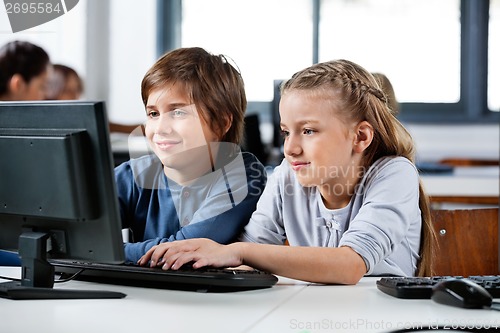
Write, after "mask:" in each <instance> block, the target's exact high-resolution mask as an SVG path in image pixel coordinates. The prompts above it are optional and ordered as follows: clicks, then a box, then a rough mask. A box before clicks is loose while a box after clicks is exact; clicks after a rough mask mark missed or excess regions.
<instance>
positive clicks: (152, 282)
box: [50, 260, 278, 292]
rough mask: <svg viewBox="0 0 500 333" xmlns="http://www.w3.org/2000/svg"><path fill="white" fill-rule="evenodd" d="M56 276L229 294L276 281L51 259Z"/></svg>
mask: <svg viewBox="0 0 500 333" xmlns="http://www.w3.org/2000/svg"><path fill="white" fill-rule="evenodd" d="M50 263H51V264H52V265H53V266H54V267H55V271H56V274H61V277H62V278H66V277H68V276H70V275H73V274H75V273H77V272H79V271H81V270H83V271H81V273H80V274H78V275H77V276H76V277H75V279H77V280H83V281H91V282H99V283H108V284H119V285H129V286H134V287H147V288H160V289H176V290H190V291H204V292H230V291H240V290H250V289H261V288H269V287H272V286H273V285H275V284H276V283H277V282H278V278H277V277H276V276H274V275H272V274H270V273H267V272H263V271H259V270H246V269H231V268H213V267H204V268H199V269H194V268H192V267H191V266H190V265H184V266H183V267H181V269H179V270H162V269H161V268H151V267H143V266H138V265H135V264H100V263H87V262H76V261H67V260H50Z"/></svg>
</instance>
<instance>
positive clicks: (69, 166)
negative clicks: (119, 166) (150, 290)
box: [0, 101, 278, 299]
mask: <svg viewBox="0 0 500 333" xmlns="http://www.w3.org/2000/svg"><path fill="white" fill-rule="evenodd" d="M0 152H1V154H2V157H1V158H0V175H1V177H0V250H8V251H18V252H19V254H20V256H21V263H22V278H21V281H13V282H5V283H0V297H4V298H11V299H35V298H62V299H66V298H122V297H124V296H125V295H124V294H123V293H117V292H107V291H87V290H69V289H64V288H54V276H55V273H56V272H58V273H66V274H67V273H77V275H78V276H77V278H82V279H84V278H92V279H93V281H97V282H103V283H115V282H116V283H118V282H122V283H124V284H132V285H135V286H155V287H162V288H177V289H189V290H198V291H199V290H204V291H236V290H248V289H256V288H266V287H271V286H273V285H274V284H276V282H277V280H278V279H277V278H276V277H275V276H274V275H271V274H268V273H264V272H259V271H243V270H229V269H201V270H194V269H183V270H179V271H163V270H161V269H151V268H147V267H137V266H136V267H130V266H128V265H124V264H123V262H124V253H123V240H122V232H121V222H120V215H119V208H118V199H117V194H116V188H115V180H114V169H113V167H114V165H113V157H112V151H111V146H110V140H109V130H108V120H107V114H106V110H105V105H104V103H103V102H91V101H50V102H49V101H44V102H5V103H1V104H0Z"/></svg>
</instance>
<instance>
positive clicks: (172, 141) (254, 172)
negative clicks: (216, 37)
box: [115, 47, 267, 263]
mask: <svg viewBox="0 0 500 333" xmlns="http://www.w3.org/2000/svg"><path fill="white" fill-rule="evenodd" d="M141 93H142V100H143V102H144V106H145V111H146V119H147V120H146V122H145V134H146V138H147V141H148V143H149V146H150V147H151V148H152V150H153V153H154V154H151V155H147V156H142V157H139V158H137V159H131V160H130V161H128V162H125V163H123V164H121V165H120V166H118V167H116V168H115V174H116V184H117V189H118V198H119V203H120V213H121V218H122V224H123V228H124V229H130V230H131V235H132V237H131V238H132V240H131V241H130V242H126V243H125V245H124V249H125V257H126V260H127V261H131V262H134V263H135V262H137V261H138V260H139V258H141V257H142V256H143V255H144V254H145V253H146V252H147V251H148V250H149V249H150V248H151V247H153V246H155V245H158V244H160V243H164V242H173V241H175V240H179V239H188V238H199V237H205V238H209V239H213V240H214V241H217V242H219V243H224V244H225V243H229V242H232V241H235V240H236V238H237V236H238V235H239V234H240V233H241V231H242V229H243V227H244V226H245V224H246V223H248V220H249V219H250V216H251V214H252V212H253V211H254V210H255V207H256V204H257V200H258V199H259V197H260V195H261V194H262V191H263V189H264V185H265V182H266V178H267V177H266V171H265V169H264V166H263V165H262V164H261V163H260V162H259V161H258V159H257V158H256V157H255V156H254V155H253V154H250V153H247V152H241V150H240V147H239V145H240V143H241V141H242V136H243V125H244V114H245V110H246V105H247V100H246V95H245V88H244V83H243V79H242V77H241V75H240V73H239V72H238V71H237V70H236V68H235V67H234V66H232V65H231V64H230V63H229V61H228V59H227V58H226V57H225V56H223V55H213V54H210V53H208V52H207V51H205V50H204V49H202V48H197V47H194V48H181V49H176V50H173V51H171V52H168V53H166V54H165V55H163V56H162V57H161V58H160V59H159V60H158V61H157V62H156V63H155V64H154V65H153V66H152V67H151V68H150V69H149V70H148V72H147V73H146V74H145V76H144V78H143V80H142V85H141Z"/></svg>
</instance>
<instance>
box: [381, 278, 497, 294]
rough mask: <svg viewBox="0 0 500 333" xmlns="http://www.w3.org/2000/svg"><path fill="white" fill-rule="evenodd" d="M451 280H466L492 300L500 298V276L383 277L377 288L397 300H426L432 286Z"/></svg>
mask: <svg viewBox="0 0 500 333" xmlns="http://www.w3.org/2000/svg"><path fill="white" fill-rule="evenodd" d="M451 278H453V279H456V278H459V279H464V278H467V279H469V280H471V281H473V282H475V283H477V284H479V285H480V286H482V287H483V288H485V289H486V290H487V291H488V292H489V293H490V294H491V296H492V297H493V298H499V297H500V275H475V276H468V277H463V276H433V277H383V278H381V279H379V280H378V281H377V288H378V289H379V290H381V291H383V292H384V293H386V294H388V295H391V296H394V297H397V298H407V299H428V298H431V296H432V287H433V286H434V285H436V284H437V283H438V282H440V281H443V280H446V279H451Z"/></svg>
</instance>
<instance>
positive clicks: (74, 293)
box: [0, 231, 126, 300]
mask: <svg viewBox="0 0 500 333" xmlns="http://www.w3.org/2000/svg"><path fill="white" fill-rule="evenodd" d="M48 238H49V234H47V233H43V232H33V231H27V232H23V233H22V234H21V236H19V254H20V256H21V266H22V272H21V276H22V277H21V281H11V282H3V283H0V297H1V298H9V299H16V300H17V299H91V298H92V299H95V298H124V297H125V296H126V295H125V294H123V293H120V292H114V291H106V290H75V289H54V288H53V285H54V267H53V266H52V265H51V264H50V263H49V262H48V261H47V239H48Z"/></svg>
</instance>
